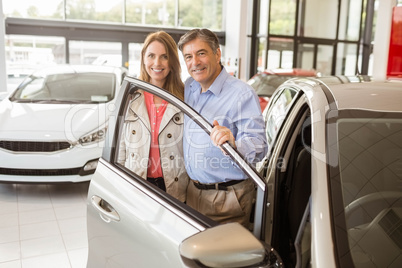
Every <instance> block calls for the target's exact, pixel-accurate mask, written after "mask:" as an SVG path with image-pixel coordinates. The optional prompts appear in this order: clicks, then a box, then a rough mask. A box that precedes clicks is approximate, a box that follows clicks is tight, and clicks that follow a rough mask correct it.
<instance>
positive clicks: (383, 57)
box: [373, 0, 396, 81]
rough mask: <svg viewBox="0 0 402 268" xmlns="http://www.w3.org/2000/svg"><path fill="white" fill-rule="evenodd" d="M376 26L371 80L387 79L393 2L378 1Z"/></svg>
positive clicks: (390, 0)
mask: <svg viewBox="0 0 402 268" xmlns="http://www.w3.org/2000/svg"><path fill="white" fill-rule="evenodd" d="M378 3H379V6H378V11H377V25H376V28H375V36H374V48H373V56H374V58H373V80H377V81H381V80H386V79H387V67H388V66H387V65H388V52H389V42H390V37H391V22H392V8H393V7H394V6H395V5H396V1H395V0H381V1H378Z"/></svg>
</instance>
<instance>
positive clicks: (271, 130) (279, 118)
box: [264, 88, 297, 145]
mask: <svg viewBox="0 0 402 268" xmlns="http://www.w3.org/2000/svg"><path fill="white" fill-rule="evenodd" d="M296 97H297V91H296V90H294V89H292V88H285V89H283V90H281V91H280V92H279V93H278V94H275V97H274V98H273V100H272V102H271V103H270V105H269V108H268V109H267V110H266V113H265V114H264V117H265V122H266V126H267V127H266V134H267V141H268V144H269V145H271V143H272V141H273V140H274V139H275V136H276V134H277V133H278V131H279V130H280V128H281V126H282V123H283V120H284V119H285V118H286V115H287V114H288V112H289V109H290V107H291V106H292V104H293V103H294V100H295V99H296Z"/></svg>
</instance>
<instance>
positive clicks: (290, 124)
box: [265, 87, 311, 267]
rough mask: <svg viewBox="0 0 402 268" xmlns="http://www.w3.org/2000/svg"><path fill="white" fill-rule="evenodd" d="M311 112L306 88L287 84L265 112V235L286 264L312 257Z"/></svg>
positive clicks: (293, 265) (299, 262) (302, 265)
mask: <svg viewBox="0 0 402 268" xmlns="http://www.w3.org/2000/svg"><path fill="white" fill-rule="evenodd" d="M310 113H311V112H310V108H309V106H308V102H307V100H306V98H305V95H304V93H303V91H301V90H299V89H298V88H296V87H284V88H281V89H280V90H279V91H277V92H276V94H275V95H274V98H273V102H272V103H271V105H270V106H269V111H268V112H267V113H266V114H265V119H266V121H267V127H266V128H267V136H268V140H269V141H270V151H271V152H270V158H269V162H268V164H267V168H266V173H265V179H266V181H267V184H268V204H269V206H268V210H267V217H268V218H267V222H268V224H267V230H268V231H267V241H269V243H270V244H271V245H272V246H273V247H274V248H275V249H276V250H277V251H278V253H279V255H280V256H281V258H282V260H283V261H284V264H285V266H286V267H295V266H296V263H298V264H301V266H299V267H306V265H307V264H308V262H309V260H310V255H309V254H310V251H309V249H310V240H309V239H310V236H309V232H310V224H309V218H308V213H309V198H310V194H311V155H310V148H311V120H310ZM305 214H306V215H305ZM299 229H300V232H299Z"/></svg>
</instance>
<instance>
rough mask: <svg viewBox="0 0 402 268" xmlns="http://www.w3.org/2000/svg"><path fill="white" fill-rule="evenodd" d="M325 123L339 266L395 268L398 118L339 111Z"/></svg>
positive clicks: (401, 178) (400, 236)
mask: <svg viewBox="0 0 402 268" xmlns="http://www.w3.org/2000/svg"><path fill="white" fill-rule="evenodd" d="M330 121H331V120H330ZM330 123H332V124H330V125H331V126H329V128H328V129H329V130H328V134H329V140H332V145H329V151H330V154H329V159H328V161H329V165H330V166H331V167H330V175H331V193H332V202H333V216H334V220H335V226H334V227H335V228H334V231H335V234H336V240H337V241H338V242H337V247H338V255H339V258H340V263H341V264H345V265H341V266H342V267H352V266H350V263H351V262H353V265H354V267H401V265H402V256H401V250H402V114H400V113H379V112H368V111H344V112H340V113H339V116H338V117H337V119H335V120H333V121H332V122H330ZM331 134H332V135H331ZM334 134H335V135H334ZM330 137H332V139H331V138H330ZM335 137H336V138H335ZM345 235H346V236H347V237H345Z"/></svg>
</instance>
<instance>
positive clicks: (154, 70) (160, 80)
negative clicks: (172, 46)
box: [144, 41, 170, 87]
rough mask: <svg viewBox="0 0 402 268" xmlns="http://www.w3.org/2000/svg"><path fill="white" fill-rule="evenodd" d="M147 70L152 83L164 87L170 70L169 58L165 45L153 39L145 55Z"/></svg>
mask: <svg viewBox="0 0 402 268" xmlns="http://www.w3.org/2000/svg"><path fill="white" fill-rule="evenodd" d="M144 65H145V70H146V71H147V73H148V75H149V76H150V77H151V81H150V82H151V83H152V84H154V85H156V86H159V87H163V85H164V83H165V81H166V77H167V75H168V74H169V72H170V67H169V58H168V54H167V51H166V49H165V46H164V45H163V44H162V43H160V42H158V41H153V42H152V43H150V44H149V46H148V47H147V49H146V50H145V55H144Z"/></svg>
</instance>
